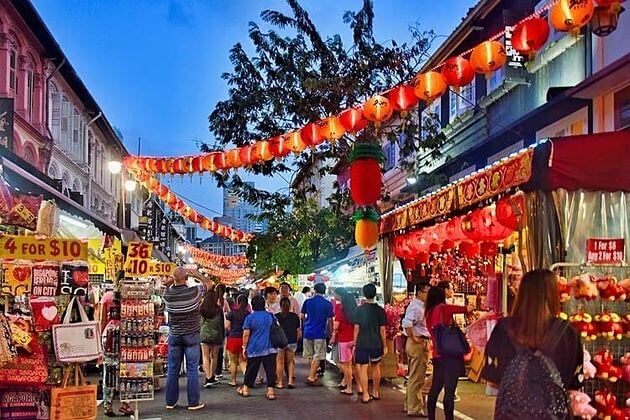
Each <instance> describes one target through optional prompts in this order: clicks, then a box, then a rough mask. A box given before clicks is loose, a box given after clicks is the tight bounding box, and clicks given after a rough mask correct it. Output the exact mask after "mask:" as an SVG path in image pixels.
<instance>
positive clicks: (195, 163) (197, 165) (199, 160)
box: [190, 156, 204, 172]
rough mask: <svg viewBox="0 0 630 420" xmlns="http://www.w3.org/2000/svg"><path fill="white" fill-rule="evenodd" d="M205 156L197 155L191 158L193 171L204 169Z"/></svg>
mask: <svg viewBox="0 0 630 420" xmlns="http://www.w3.org/2000/svg"><path fill="white" fill-rule="evenodd" d="M203 158H204V156H195V157H193V158H191V160H190V166H191V169H192V172H201V171H203Z"/></svg>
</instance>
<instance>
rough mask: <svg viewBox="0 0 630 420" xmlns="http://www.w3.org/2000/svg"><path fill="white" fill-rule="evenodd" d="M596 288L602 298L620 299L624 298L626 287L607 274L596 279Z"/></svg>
mask: <svg viewBox="0 0 630 420" xmlns="http://www.w3.org/2000/svg"><path fill="white" fill-rule="evenodd" d="M597 289H598V290H599V295H600V296H601V298H602V299H603V300H620V301H624V300H625V299H626V296H627V294H626V289H625V288H624V287H623V286H621V285H619V284H617V278H616V277H615V276H608V277H604V278H601V279H598V280H597Z"/></svg>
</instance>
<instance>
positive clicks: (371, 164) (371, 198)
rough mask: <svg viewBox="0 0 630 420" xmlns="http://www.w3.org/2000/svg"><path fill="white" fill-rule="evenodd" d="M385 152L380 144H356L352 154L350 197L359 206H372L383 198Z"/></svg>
mask: <svg viewBox="0 0 630 420" xmlns="http://www.w3.org/2000/svg"><path fill="white" fill-rule="evenodd" d="M382 162H383V150H382V149H381V146H380V145H378V144H365V143H355V144H354V147H353V148H352V152H350V196H351V197H352V200H353V201H354V202H355V204H356V205H358V206H371V205H374V204H376V202H377V201H378V199H379V198H380V197H381V189H382V187H383V179H382V176H381V163H382Z"/></svg>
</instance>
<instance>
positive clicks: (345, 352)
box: [337, 341, 352, 363]
mask: <svg viewBox="0 0 630 420" xmlns="http://www.w3.org/2000/svg"><path fill="white" fill-rule="evenodd" d="M337 348H338V351H339V362H340V363H350V362H352V341H348V342H346V343H338V344H337Z"/></svg>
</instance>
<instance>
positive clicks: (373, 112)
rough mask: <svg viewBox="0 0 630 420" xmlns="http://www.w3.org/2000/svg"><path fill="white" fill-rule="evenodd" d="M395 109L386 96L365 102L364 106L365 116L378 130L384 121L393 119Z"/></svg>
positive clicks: (378, 96) (377, 96)
mask: <svg viewBox="0 0 630 420" xmlns="http://www.w3.org/2000/svg"><path fill="white" fill-rule="evenodd" d="M393 112H394V107H393V106H392V104H391V103H390V102H389V99H387V98H386V97H384V96H381V95H375V96H372V97H371V98H370V99H368V100H367V101H365V104H363V115H364V116H365V118H367V119H368V120H370V121H372V122H373V123H374V126H375V127H376V128H379V127H380V126H381V123H382V122H383V121H387V120H388V119H390V118H391V116H392V114H393Z"/></svg>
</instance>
